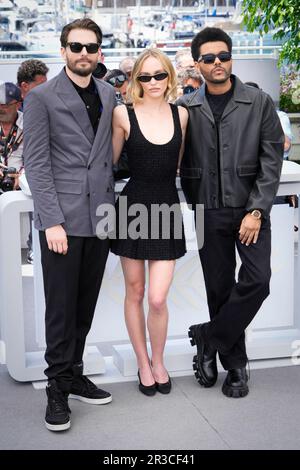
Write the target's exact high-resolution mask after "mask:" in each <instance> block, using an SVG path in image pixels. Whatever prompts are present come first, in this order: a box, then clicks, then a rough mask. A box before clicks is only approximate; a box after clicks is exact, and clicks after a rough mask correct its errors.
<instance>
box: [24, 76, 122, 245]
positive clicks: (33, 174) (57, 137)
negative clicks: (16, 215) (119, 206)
mask: <svg viewBox="0 0 300 470" xmlns="http://www.w3.org/2000/svg"><path fill="white" fill-rule="evenodd" d="M94 81H95V84H96V86H97V90H98V93H99V96H100V99H101V102H102V106H103V111H102V115H101V118H100V122H99V126H98V130H97V134H96V136H95V135H94V131H93V128H92V125H91V123H90V120H89V117H88V113H87V110H86V107H85V104H84V103H83V101H82V99H81V98H80V96H79V95H78V93H77V91H76V90H75V88H74V86H73V85H72V83H71V81H70V80H69V78H68V76H67V75H66V73H65V71H64V70H62V71H61V72H60V74H59V75H57V76H56V77H55V78H53V79H52V80H49V81H48V82H46V83H44V84H42V85H39V86H38V87H36V88H34V89H33V90H31V92H30V93H29V94H28V96H27V97H26V99H25V104H24V167H25V172H26V178H27V180H28V183H29V186H30V190H31V193H32V196H33V201H34V220H35V227H36V228H37V229H38V230H45V229H46V228H49V227H52V226H54V225H58V224H62V225H63V227H64V229H65V230H66V232H67V234H68V235H73V236H83V237H89V236H95V234H96V226H97V223H98V222H99V221H100V217H99V216H96V211H97V208H98V206H99V205H100V204H103V203H110V204H114V200H115V198H114V179H113V173H112V142H111V118H112V111H113V108H114V106H115V92H114V89H113V87H112V86H111V85H109V84H107V83H105V82H104V81H102V80H97V79H94Z"/></svg>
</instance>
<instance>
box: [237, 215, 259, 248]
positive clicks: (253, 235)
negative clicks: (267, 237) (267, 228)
mask: <svg viewBox="0 0 300 470" xmlns="http://www.w3.org/2000/svg"><path fill="white" fill-rule="evenodd" d="M260 227H261V220H260V219H256V218H255V217H253V216H252V215H251V214H246V215H245V217H244V218H243V220H242V223H241V226H240V230H239V234H240V236H239V239H240V241H241V243H242V244H244V243H245V244H246V246H249V245H250V243H256V242H257V239H258V235H259V231H260Z"/></svg>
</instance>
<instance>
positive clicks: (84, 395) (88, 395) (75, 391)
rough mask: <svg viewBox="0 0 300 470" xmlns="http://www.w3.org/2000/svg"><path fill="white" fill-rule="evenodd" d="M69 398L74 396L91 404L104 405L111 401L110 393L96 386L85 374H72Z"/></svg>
mask: <svg viewBox="0 0 300 470" xmlns="http://www.w3.org/2000/svg"><path fill="white" fill-rule="evenodd" d="M69 398H75V399H76V400H80V401H83V402H84V403H90V404H91V405H106V403H110V402H111V401H112V396H111V394H110V393H108V392H105V391H104V390H101V388H98V387H96V385H95V384H94V383H93V382H92V381H91V380H89V379H88V378H87V377H86V376H85V375H77V376H74V378H73V382H72V387H71V391H70V395H69Z"/></svg>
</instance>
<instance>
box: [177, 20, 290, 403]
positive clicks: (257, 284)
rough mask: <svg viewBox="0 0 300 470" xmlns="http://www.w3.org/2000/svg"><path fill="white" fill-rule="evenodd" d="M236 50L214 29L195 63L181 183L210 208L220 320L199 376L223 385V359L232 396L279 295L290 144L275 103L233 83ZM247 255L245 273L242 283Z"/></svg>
mask: <svg viewBox="0 0 300 470" xmlns="http://www.w3.org/2000/svg"><path fill="white" fill-rule="evenodd" d="M231 50H232V42H231V39H230V37H229V36H228V35H227V34H226V33H225V32H224V31H222V30H220V29H218V28H205V29H204V30H202V31H201V32H200V33H198V34H197V35H196V36H195V38H194V39H193V42H192V55H193V58H194V60H195V62H196V66H197V67H198V69H199V71H200V72H201V74H202V75H203V77H204V79H205V82H206V83H205V84H204V85H203V86H202V87H201V88H200V90H197V91H195V92H194V93H192V94H190V95H185V96H183V97H181V98H180V99H179V100H178V104H180V105H183V106H185V107H186V108H187V110H188V112H189V125H188V129H187V135H186V146H185V153H184V156H183V159H182V164H181V169H180V175H181V184H182V188H183V191H184V194H185V197H186V200H187V202H188V203H189V204H193V205H194V207H195V205H196V204H203V205H204V209H205V210H204V245H203V247H202V248H201V249H200V250H199V255H200V260H201V264H202V268H203V273H204V279H205V285H206V292H207V299H208V306H209V313H210V319H211V320H210V321H209V322H207V323H203V324H199V325H192V326H191V327H190V330H189V336H190V338H191V344H192V345H194V344H196V346H197V355H196V356H195V358H194V370H195V375H196V378H197V379H198V381H199V383H200V384H201V385H203V386H205V387H211V386H213V385H214V384H215V382H216V380H217V375H218V371H217V365H216V353H217V352H218V353H219V357H220V361H221V363H222V365H223V367H224V369H225V370H227V371H228V373H227V376H226V379H225V382H224V384H223V387H222V391H223V393H224V394H225V395H226V396H228V397H235V398H238V397H243V396H246V395H247V394H248V392H249V389H248V384H247V381H248V377H247V373H246V367H245V366H246V364H247V354H246V348H245V333H244V330H245V329H246V327H247V326H248V325H249V323H250V322H251V321H252V319H253V318H254V316H255V315H256V313H257V312H258V310H259V308H260V306H261V304H262V302H263V301H264V299H265V298H266V297H267V296H268V295H269V281H270V277H271V268H270V257H271V229H270V217H269V213H270V210H271V207H272V204H273V200H274V198H275V195H276V192H277V189H278V185H279V180H280V173H281V166H282V159H283V142H284V136H283V132H282V128H281V125H280V121H279V118H278V116H277V114H276V110H275V108H274V105H273V102H272V100H271V98H270V97H269V96H268V95H267V94H266V93H264V92H263V91H262V90H258V89H256V88H252V87H250V86H247V85H244V84H243V83H242V82H241V81H240V80H239V79H238V77H236V76H235V75H232V73H231V69H232V59H231ZM236 248H237V250H238V252H239V255H240V258H241V261H242V265H241V268H240V270H239V273H238V280H237V281H236V279H235V268H236V257H235V249H236Z"/></svg>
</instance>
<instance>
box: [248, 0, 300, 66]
mask: <svg viewBox="0 0 300 470" xmlns="http://www.w3.org/2000/svg"><path fill="white" fill-rule="evenodd" d="M242 5H243V15H244V22H245V25H246V27H247V29H248V31H251V32H252V31H260V33H261V34H263V33H267V32H268V31H271V30H273V29H275V31H276V32H275V34H274V39H283V38H284V43H283V46H282V50H281V52H280V62H281V63H282V62H283V61H287V62H288V63H293V64H295V65H296V67H297V68H298V69H299V68H300V0H243V3H242Z"/></svg>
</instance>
